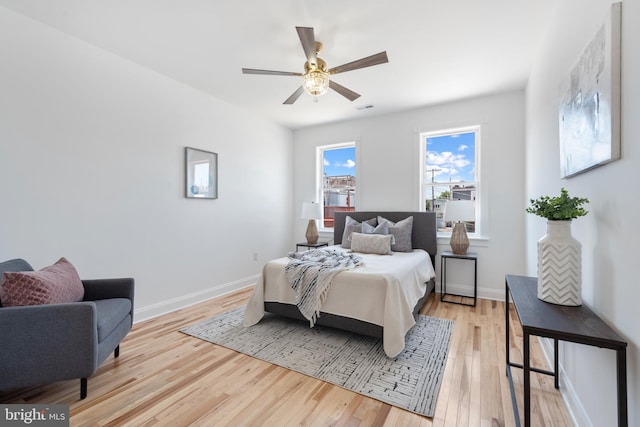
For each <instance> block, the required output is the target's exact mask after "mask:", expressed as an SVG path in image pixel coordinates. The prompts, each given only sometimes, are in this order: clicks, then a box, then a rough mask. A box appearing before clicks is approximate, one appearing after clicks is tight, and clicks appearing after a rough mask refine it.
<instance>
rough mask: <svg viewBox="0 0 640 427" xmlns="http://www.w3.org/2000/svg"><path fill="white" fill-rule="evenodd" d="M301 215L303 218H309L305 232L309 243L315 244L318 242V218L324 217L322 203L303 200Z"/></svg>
mask: <svg viewBox="0 0 640 427" xmlns="http://www.w3.org/2000/svg"><path fill="white" fill-rule="evenodd" d="M301 216H302V219H308V220H309V225H307V232H306V234H305V237H306V238H307V243H308V244H310V245H315V244H316V243H318V226H317V225H316V219H322V206H321V205H320V203H313V202H303V203H302V215H301Z"/></svg>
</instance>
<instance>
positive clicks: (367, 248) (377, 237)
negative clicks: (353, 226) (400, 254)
mask: <svg viewBox="0 0 640 427" xmlns="http://www.w3.org/2000/svg"><path fill="white" fill-rule="evenodd" d="M392 241H393V234H362V233H355V232H354V233H351V250H352V251H353V252H360V253H363V254H377V255H391V254H393V252H392V251H391V243H392Z"/></svg>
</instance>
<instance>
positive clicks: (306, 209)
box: [300, 202, 322, 219]
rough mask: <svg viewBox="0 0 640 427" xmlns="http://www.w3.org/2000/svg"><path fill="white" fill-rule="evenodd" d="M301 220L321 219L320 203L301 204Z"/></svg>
mask: <svg viewBox="0 0 640 427" xmlns="http://www.w3.org/2000/svg"><path fill="white" fill-rule="evenodd" d="M300 216H301V217H302V219H322V206H321V205H320V203H312V202H303V203H302V213H301V214H300Z"/></svg>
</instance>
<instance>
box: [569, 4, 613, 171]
mask: <svg viewBox="0 0 640 427" xmlns="http://www.w3.org/2000/svg"><path fill="white" fill-rule="evenodd" d="M621 9H622V8H621V3H614V4H613V5H612V6H611V10H610V14H609V16H608V17H607V19H606V20H605V23H604V24H603V25H602V26H601V27H600V29H599V31H598V32H597V34H596V35H595V37H594V38H593V39H592V40H591V41H590V42H589V44H588V45H587V47H586V48H585V49H584V51H583V52H582V54H581V55H580V57H579V58H578V61H577V62H576V63H575V65H574V66H573V68H572V69H571V71H570V72H569V75H568V76H567V78H566V79H565V80H564V81H563V82H562V83H561V85H560V108H559V120H560V122H559V126H560V168H561V173H562V177H563V178H569V177H572V176H575V175H577V174H580V173H583V172H586V171H588V170H590V169H593V168H595V167H598V166H600V165H603V164H606V163H609V162H611V161H613V160H616V159H619V158H620V109H621V105H620V52H621V51H620V45H621V35H620V34H621V33H620V20H621Z"/></svg>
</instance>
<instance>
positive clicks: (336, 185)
mask: <svg viewBox="0 0 640 427" xmlns="http://www.w3.org/2000/svg"><path fill="white" fill-rule="evenodd" d="M319 154H320V156H319V157H320V159H321V161H322V204H323V214H324V215H323V226H324V227H326V228H333V214H334V212H336V211H354V210H355V209H356V146H355V143H349V144H340V145H333V146H326V147H320V148H319Z"/></svg>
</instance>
